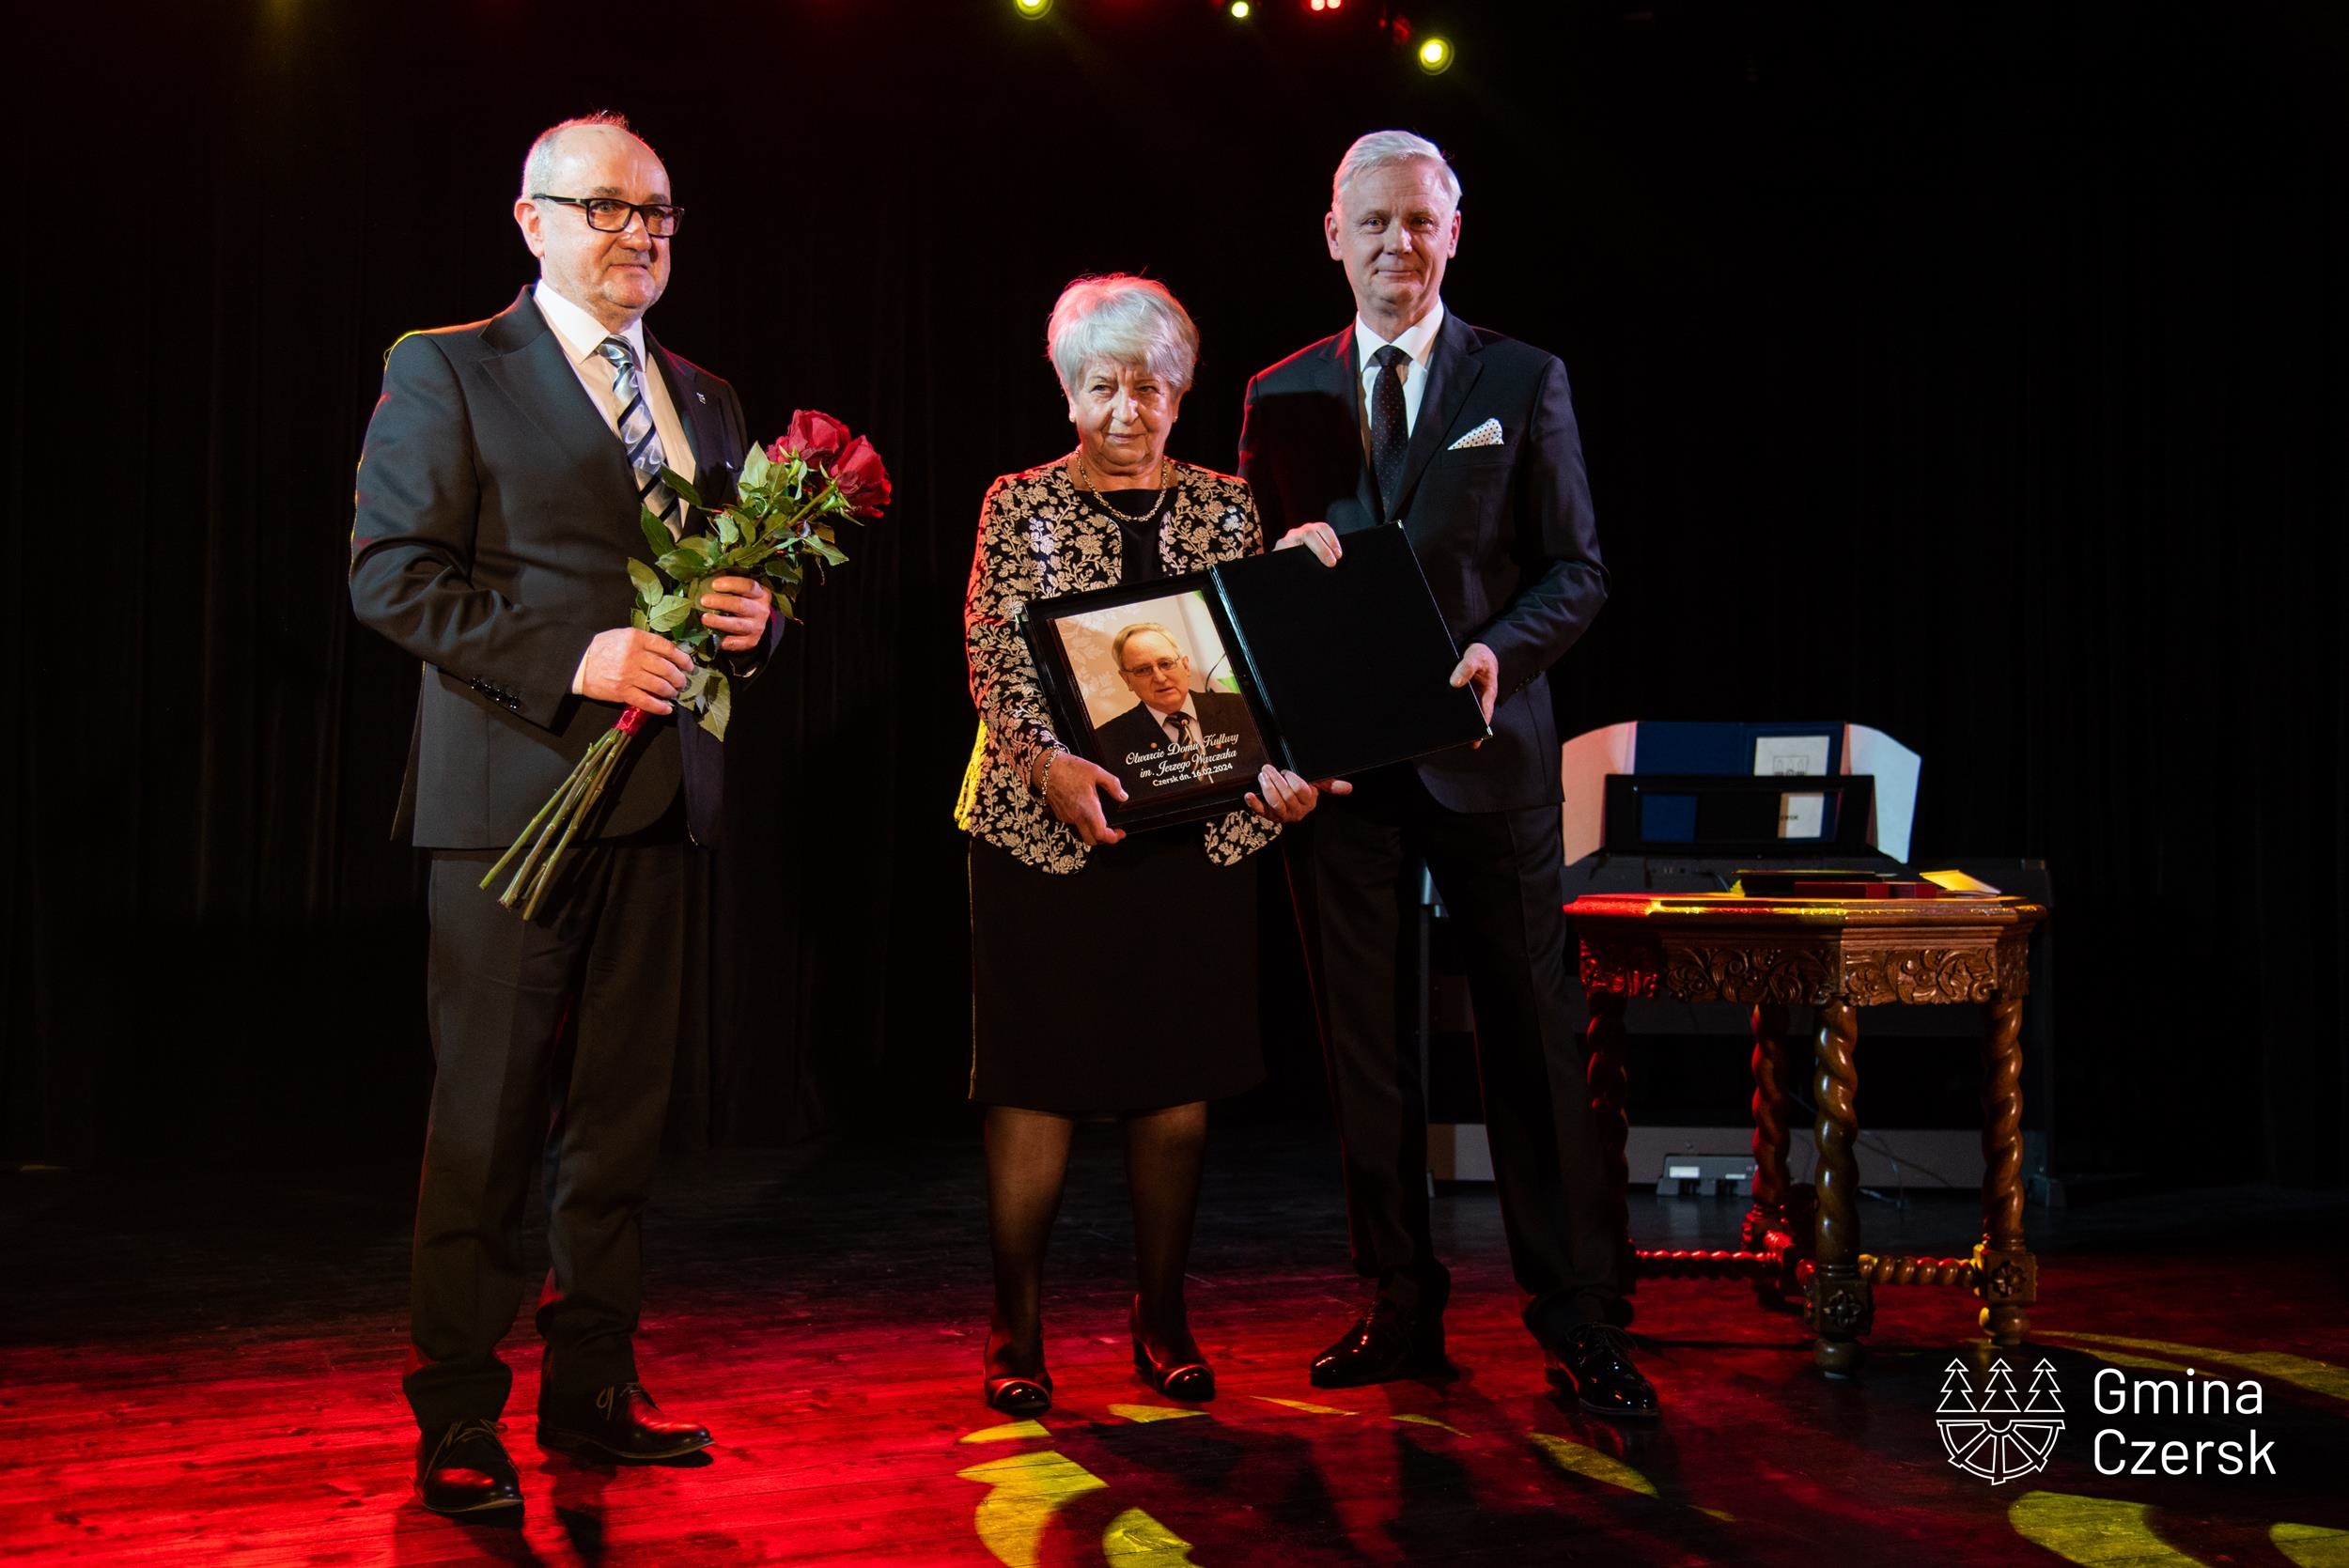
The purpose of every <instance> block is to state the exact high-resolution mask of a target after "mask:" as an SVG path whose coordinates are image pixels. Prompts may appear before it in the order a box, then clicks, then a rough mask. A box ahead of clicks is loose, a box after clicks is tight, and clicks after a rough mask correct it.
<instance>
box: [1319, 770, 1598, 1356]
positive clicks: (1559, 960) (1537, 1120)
mask: <svg viewBox="0 0 2349 1568" xmlns="http://www.w3.org/2000/svg"><path fill="white" fill-rule="evenodd" d="M1302 829H1303V831H1301V832H1299V831H1298V830H1295V829H1292V830H1290V833H1291V834H1292V835H1294V836H1288V837H1286V842H1287V844H1288V848H1289V854H1288V870H1289V885H1290V888H1291V891H1292V892H1293V893H1294V894H1295V896H1296V901H1297V909H1298V924H1299V934H1300V936H1301V937H1302V939H1303V942H1304V950H1305V959H1306V964H1307V966H1308V968H1309V969H1310V970H1311V971H1312V979H1313V989H1314V1004H1315V1013H1316V1015H1317V1017H1318V1019H1319V1022H1320V1025H1321V1038H1322V1051H1323V1057H1324V1061H1325V1063H1326V1065H1327V1067H1328V1070H1329V1079H1330V1099H1331V1102H1332V1104H1333V1105H1334V1107H1335V1110H1336V1112H1337V1120H1338V1131H1339V1136H1340V1140H1341V1141H1342V1143H1343V1146H1344V1163H1345V1172H1346V1225H1347V1229H1348V1232H1349V1240H1350V1243H1351V1250H1352V1253H1353V1261H1354V1267H1355V1270H1356V1272H1358V1273H1360V1274H1361V1275H1362V1276H1363V1277H1364V1278H1366V1279H1373V1280H1376V1281H1378V1294H1379V1295H1380V1296H1381V1297H1383V1298H1385V1299H1388V1300H1392V1301H1394V1302H1396V1303H1398V1304H1400V1305H1402V1306H1405V1307H1408V1308H1412V1309H1414V1310H1416V1311H1419V1312H1440V1311H1441V1310H1442V1309H1443V1306H1444V1303H1445V1301H1446V1299H1447V1298H1448V1297H1449V1296H1450V1292H1451V1278H1450V1275H1449V1274H1448V1273H1447V1272H1446V1270H1445V1268H1444V1266H1443V1264H1442V1263H1441V1262H1440V1261H1439V1259H1438V1258H1437V1256H1436V1253H1435V1248H1434V1245H1433V1243H1432V1241H1431V1239H1430V1236H1429V1233H1428V1214H1427V1185H1426V1179H1427V1105H1426V1094H1425V1088H1424V1085H1423V1081H1422V1072H1421V1063H1420V1060H1419V1050H1418V1042H1417V1039H1416V1028H1415V1021H1416V1018H1417V1012H1418V1009H1417V1000H1418V998H1417V990H1416V976H1415V974H1414V973H1413V970H1412V966H1410V965H1408V964H1406V963H1404V962H1402V961H1401V959H1400V953H1401V947H1402V944H1403V943H1404V942H1406V941H1407V940H1409V939H1411V938H1412V936H1413V932H1412V928H1411V927H1410V926H1409V925H1408V924H1407V923H1406V921H1405V919H1404V913H1405V911H1406V910H1407V909H1410V908H1413V907H1415V906H1416V904H1417V903H1418V898H1419V867H1420V864H1421V862H1425V864H1426V866H1427V868H1428V870H1429V871H1431V872H1432V873H1433V874H1434V876H1435V879H1436V887H1437V889H1438V891H1439V893H1441V895H1442V897H1443V901H1444V906H1445V908H1447V909H1448V910H1449V911H1450V913H1451V915H1452V917H1453V919H1454V920H1455V921H1456V922H1457V923H1458V925H1459V927H1460V928H1461V930H1462V933H1463V935H1464V936H1465V938H1466V947H1467V953H1468V962H1469V976H1468V979H1469V991H1470V998H1471V1000H1472V1001H1473V1002H1474V1004H1475V1009H1476V1064H1477V1077H1478V1081H1479V1084H1480V1086H1481V1088H1482V1089H1483V1092H1484V1100H1485V1126H1486V1136H1487V1138H1488V1140H1489V1141H1490V1145H1491V1149H1492V1161H1493V1176H1494V1181H1495V1184H1496V1186H1497V1187H1498V1188H1499V1189H1500V1194H1501V1225H1502V1229H1503V1232H1504V1234H1506V1236H1507V1238H1508V1243H1509V1262H1510V1265H1511V1267H1512V1269H1513V1271H1514V1272H1515V1274H1516V1276H1517V1286H1518V1288H1519V1290H1520V1291H1521V1292H1522V1293H1523V1295H1524V1298H1525V1307H1524V1311H1525V1321H1526V1324H1527V1326H1528V1327H1531V1328H1532V1329H1533V1331H1534V1332H1535V1333H1536V1334H1537V1335H1540V1336H1543V1337H1545V1338H1548V1337H1552V1336H1554V1335H1557V1334H1562V1333H1564V1332H1566V1331H1568V1330H1570V1329H1571V1328H1572V1327H1575V1326H1577V1325H1579V1324H1581V1323H1595V1322H1610V1321H1620V1320H1622V1319H1623V1317H1624V1316H1625V1313H1624V1304H1623V1288H1622V1281H1621V1278H1620V1268H1621V1264H1620V1256H1621V1248H1622V1241H1621V1238H1620V1237H1617V1236H1613V1235H1610V1218H1609V1215H1608V1212H1607V1208H1606V1204H1605V1202H1604V1194H1605V1188H1604V1187H1603V1185H1602V1182H1601V1176H1600V1166H1599V1154H1598V1140H1597V1134H1596V1130H1595V1127H1594V1126H1593V1124H1592V1120H1591V1115H1590V1101H1589V1094H1588V1090H1587V1087H1586V1082H1585V1077H1584V1062H1585V1055H1584V1051H1583V1048H1582V1043H1581V1041H1580V1040H1579V1039H1578V1038H1577V1037H1576V1035H1575V1033H1574V1031H1573V1029H1572V1027H1571V1024H1570V1022H1569V1017H1570V1014H1569V1011H1568V999H1567V992H1566V989H1565V987H1566V985H1567V952H1568V948H1567V939H1566V923H1565V918H1564V916H1563V914H1562V913H1561V912H1560V911H1561V907H1562V904H1563V865H1564V857H1563V848H1562V846H1561V844H1560V838H1559V822H1558V809H1557V808H1556V807H1555V806H1542V807H1537V808H1535V809H1532V810H1529V811H1514V812H1454V811H1448V810H1446V809H1445V808H1444V807H1442V806H1441V805H1439V804H1438V803H1437V802H1436V800H1434V799H1433V798H1432V797H1431V796H1429V795H1428V793H1427V790H1426V788H1425V786H1424V785H1423V784H1421V783H1420V780H1419V776H1418V774H1417V773H1415V772H1414V771H1413V770H1412V769H1410V768H1408V767H1403V768H1380V769H1378V770H1377V771H1376V772H1374V773H1371V774H1368V775H1365V776H1364V777H1363V778H1361V779H1359V780H1357V781H1356V787H1355V793H1354V794H1353V795H1351V796H1347V797H1342V798H1341V797H1324V798H1323V800H1322V803H1321V806H1320V808H1319V809H1318V810H1317V811H1315V813H1314V814H1313V815H1312V816H1310V817H1308V818H1307V819H1306V821H1305V822H1304V823H1303V824H1302ZM1406 1020H1411V1022H1410V1023H1407V1021H1406Z"/></svg>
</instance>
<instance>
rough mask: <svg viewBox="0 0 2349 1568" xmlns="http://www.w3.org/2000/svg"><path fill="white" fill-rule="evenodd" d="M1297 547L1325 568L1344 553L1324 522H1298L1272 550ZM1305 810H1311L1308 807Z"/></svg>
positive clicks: (1335, 534) (1331, 529) (1294, 548)
mask: <svg viewBox="0 0 2349 1568" xmlns="http://www.w3.org/2000/svg"><path fill="white" fill-rule="evenodd" d="M1299 547H1302V548H1304V549H1306V550H1310V551H1313V552H1314V556H1315V559H1317V560H1318V561H1320V563H1321V564H1322V565H1323V566H1325V567H1334V566H1336V565H1337V564H1338V557H1339V556H1341V555H1343V554H1345V553H1346V551H1343V550H1340V549H1339V548H1338V531H1337V530H1336V529H1334V528H1332V527H1330V525H1329V524H1328V523H1326V522H1300V523H1299V524H1298V525H1297V526H1296V527H1294V528H1292V529H1290V530H1289V531H1288V532H1287V533H1285V534H1283V535H1282V536H1281V542H1280V543H1279V544H1276V545H1274V546H1273V547H1272V548H1273V549H1275V550H1296V549H1298V548H1299ZM1306 809H1307V810H1309V811H1310V810H1312V808H1311V807H1310V806H1309V807H1307V808H1306Z"/></svg>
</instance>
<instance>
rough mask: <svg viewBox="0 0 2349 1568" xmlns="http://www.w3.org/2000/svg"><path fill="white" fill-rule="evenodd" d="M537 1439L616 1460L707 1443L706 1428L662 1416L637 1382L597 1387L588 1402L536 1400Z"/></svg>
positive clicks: (664, 1454)
mask: <svg viewBox="0 0 2349 1568" xmlns="http://www.w3.org/2000/svg"><path fill="white" fill-rule="evenodd" d="M538 1441H539V1443H540V1445H541V1446H543V1447H546V1448H551V1449H561V1450H563V1451H564V1452H567V1453H586V1454H593V1455H599V1456H600V1457H602V1458H605V1459H616V1460H618V1461H620V1462H621V1463H622V1464H631V1463H641V1462H643V1461H646V1460H654V1459H681V1458H683V1457H684V1456H685V1455H687V1454H689V1453H693V1452H699V1451H700V1450H702V1449H706V1448H708V1446H709V1429H708V1427H706V1426H699V1425H696V1424H695V1423H693V1422H692V1421H677V1420H674V1419H672V1418H671V1417H668V1416H664V1415H662V1414H661V1407H660V1406H659V1405H655V1404H654V1403H653V1402H652V1395H650V1394H648V1393H646V1391H645V1386H644V1385H643V1384H641V1383H622V1384H619V1385H617V1386H615V1387H614V1388H609V1389H598V1390H597V1392H596V1397H595V1400H594V1402H593V1403H592V1404H589V1405H572V1404H570V1403H568V1402H562V1401H554V1402H550V1401H547V1400H541V1401H539V1403H538Z"/></svg>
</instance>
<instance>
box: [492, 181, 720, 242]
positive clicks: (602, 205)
mask: <svg viewBox="0 0 2349 1568" xmlns="http://www.w3.org/2000/svg"><path fill="white" fill-rule="evenodd" d="M530 199H531V200H532V201H552V202H556V203H559V204H561V205H562V206H565V207H576V208H578V209H579V210H580V211H581V212H582V213H583V214H584V215H585V217H586V219H587V226H588V227H589V228H592V229H595V230H596V231H597V232H599V233H601V234H625V233H627V232H628V225H629V224H630V221H631V220H632V219H635V218H642V219H644V220H645V232H646V234H649V235H651V236H652V237H653V238H654V239H656V240H666V239H668V238H669V237H670V236H671V235H673V234H675V233H676V232H677V225H678V224H679V223H681V222H682V221H683V220H684V218H685V209H683V208H682V207H671V206H668V205H667V204H666V203H663V202H637V201H622V200H620V199H619V198H618V197H616V196H551V195H548V194H546V193H545V192H543V191H533V192H531V193H530Z"/></svg>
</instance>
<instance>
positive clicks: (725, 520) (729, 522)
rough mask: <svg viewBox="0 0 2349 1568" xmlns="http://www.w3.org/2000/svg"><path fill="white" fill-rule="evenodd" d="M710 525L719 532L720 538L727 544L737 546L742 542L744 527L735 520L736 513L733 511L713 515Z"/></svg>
mask: <svg viewBox="0 0 2349 1568" xmlns="http://www.w3.org/2000/svg"><path fill="white" fill-rule="evenodd" d="M709 523H710V526H711V527H713V528H715V529H717V530H718V537H719V538H721V539H723V540H724V541H725V542H726V543H727V544H729V545H731V544H736V543H739V541H740V540H741V537H742V525H741V524H740V523H738V522H736V521H735V520H734V513H733V511H732V510H731V509H726V510H721V511H718V512H714V513H712V514H711V515H710V519H709Z"/></svg>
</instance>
